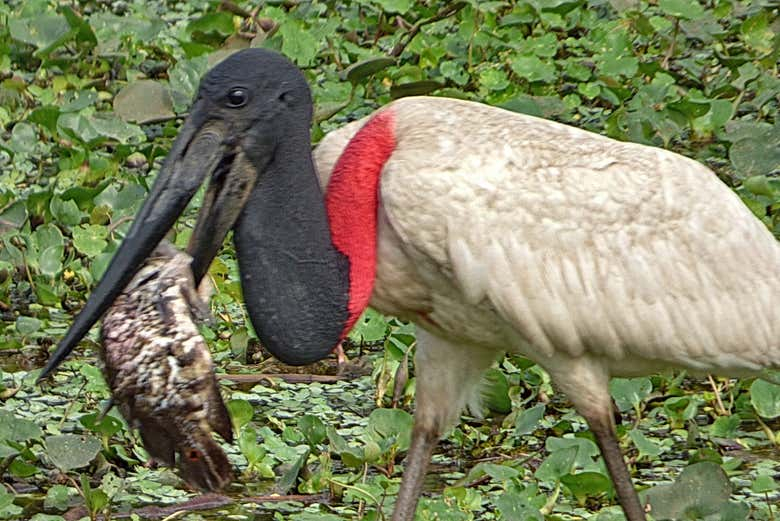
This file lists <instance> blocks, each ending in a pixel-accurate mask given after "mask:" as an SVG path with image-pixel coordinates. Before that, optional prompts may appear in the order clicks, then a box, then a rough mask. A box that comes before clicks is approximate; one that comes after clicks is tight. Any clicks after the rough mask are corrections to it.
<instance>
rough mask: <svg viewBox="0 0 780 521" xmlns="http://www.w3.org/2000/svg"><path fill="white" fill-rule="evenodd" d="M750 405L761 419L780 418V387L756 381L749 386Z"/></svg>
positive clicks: (763, 381)
mask: <svg viewBox="0 0 780 521" xmlns="http://www.w3.org/2000/svg"><path fill="white" fill-rule="evenodd" d="M750 403H752V404H753V408H754V409H755V410H756V412H757V413H758V415H759V416H761V417H762V418H769V419H772V418H777V417H778V416H780V385H777V384H773V383H769V382H767V381H765V380H756V381H754V382H753V383H752V384H751V385H750Z"/></svg>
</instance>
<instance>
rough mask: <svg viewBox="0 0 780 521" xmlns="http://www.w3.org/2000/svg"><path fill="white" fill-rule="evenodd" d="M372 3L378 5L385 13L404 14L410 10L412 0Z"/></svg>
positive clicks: (374, 1) (376, 1)
mask: <svg viewBox="0 0 780 521" xmlns="http://www.w3.org/2000/svg"><path fill="white" fill-rule="evenodd" d="M372 3H374V4H376V5H378V6H379V7H380V8H381V9H382V10H383V11H385V12H387V13H398V14H401V15H403V14H406V12H407V11H409V9H411V8H412V5H414V2H413V1H412V0H372Z"/></svg>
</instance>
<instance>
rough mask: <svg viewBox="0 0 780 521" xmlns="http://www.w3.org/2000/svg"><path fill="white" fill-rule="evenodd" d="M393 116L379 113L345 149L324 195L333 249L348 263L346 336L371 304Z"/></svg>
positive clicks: (393, 134)
mask: <svg viewBox="0 0 780 521" xmlns="http://www.w3.org/2000/svg"><path fill="white" fill-rule="evenodd" d="M395 144H396V140H395V124H394V118H393V113H392V112H391V111H389V110H386V111H383V112H380V113H379V114H377V115H376V116H374V117H373V118H371V119H370V120H369V121H368V123H366V124H365V125H364V126H363V128H361V129H360V130H359V131H358V132H357V134H355V136H354V137H353V138H352V139H351V140H350V142H349V143H348V144H347V146H346V148H345V149H344V152H342V154H341V157H339V160H338V161H337V162H336V166H335V167H334V168H333V175H332V176H331V178H330V182H329V183H328V188H327V192H326V194H325V205H326V208H327V212H328V219H329V221H330V230H331V236H332V239H333V245H334V246H335V247H336V249H338V250H339V251H341V252H342V253H343V254H344V255H346V256H347V257H348V258H349V287H350V294H349V320H348V321H347V324H346V327H345V329H344V331H343V335H342V336H346V335H347V333H349V331H350V329H352V326H353V325H354V324H355V321H356V320H357V319H358V318H359V317H360V315H361V313H363V311H364V310H365V309H366V307H367V306H368V303H369V301H370V299H371V292H372V290H373V287H374V277H375V275H376V242H377V208H378V204H379V177H380V175H381V173H382V168H383V167H384V165H385V163H386V162H387V160H388V159H389V158H390V155H391V154H392V152H393V149H394V148H395Z"/></svg>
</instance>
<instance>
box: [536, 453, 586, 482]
mask: <svg viewBox="0 0 780 521" xmlns="http://www.w3.org/2000/svg"><path fill="white" fill-rule="evenodd" d="M577 452H578V449H577V447H567V448H563V449H559V450H557V451H555V452H551V453H550V455H549V456H547V458H546V459H545V460H544V461H543V462H542V464H541V465H539V468H538V469H536V472H535V473H534V476H535V477H536V478H537V479H540V480H542V481H549V482H556V481H558V480H560V479H561V478H562V477H563V476H565V475H567V474H569V473H570V472H571V471H572V468H573V467H574V461H575V460H576V459H577Z"/></svg>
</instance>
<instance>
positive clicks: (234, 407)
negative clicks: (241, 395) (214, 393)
mask: <svg viewBox="0 0 780 521" xmlns="http://www.w3.org/2000/svg"><path fill="white" fill-rule="evenodd" d="M227 409H228V412H229V413H230V418H231V419H232V420H233V426H234V427H235V429H236V431H240V430H241V427H243V426H244V425H246V424H247V423H249V422H250V421H251V420H252V416H254V414H255V408H254V407H252V404H251V403H249V402H248V401H246V400H230V401H229V402H228V403H227Z"/></svg>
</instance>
